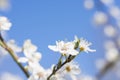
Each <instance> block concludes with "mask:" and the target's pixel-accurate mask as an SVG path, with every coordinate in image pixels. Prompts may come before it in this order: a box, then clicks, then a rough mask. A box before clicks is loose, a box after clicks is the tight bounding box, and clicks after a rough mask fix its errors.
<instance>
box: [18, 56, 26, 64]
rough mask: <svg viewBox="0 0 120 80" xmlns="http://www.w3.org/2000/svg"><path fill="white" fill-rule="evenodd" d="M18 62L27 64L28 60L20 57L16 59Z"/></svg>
mask: <svg viewBox="0 0 120 80" xmlns="http://www.w3.org/2000/svg"><path fill="white" fill-rule="evenodd" d="M18 62H21V63H26V62H28V59H27V58H26V57H21V58H19V59H18Z"/></svg>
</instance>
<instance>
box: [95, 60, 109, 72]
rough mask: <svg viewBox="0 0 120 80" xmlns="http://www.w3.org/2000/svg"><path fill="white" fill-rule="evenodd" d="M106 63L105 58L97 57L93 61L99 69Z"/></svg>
mask: <svg viewBox="0 0 120 80" xmlns="http://www.w3.org/2000/svg"><path fill="white" fill-rule="evenodd" d="M106 64H107V61H106V60H105V59H97V60H96V62H95V65H96V67H97V69H99V70H102V69H103V68H104V67H105V65H106Z"/></svg>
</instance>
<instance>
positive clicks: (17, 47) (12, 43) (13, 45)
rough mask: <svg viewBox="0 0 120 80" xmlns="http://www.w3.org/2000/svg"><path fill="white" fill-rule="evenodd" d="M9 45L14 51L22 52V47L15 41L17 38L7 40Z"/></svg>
mask: <svg viewBox="0 0 120 80" xmlns="http://www.w3.org/2000/svg"><path fill="white" fill-rule="evenodd" d="M7 45H8V46H9V47H10V48H11V49H12V50H13V51H14V52H17V53H18V52H21V51H22V49H21V47H19V46H17V44H16V43H15V40H9V41H8V42H7Z"/></svg>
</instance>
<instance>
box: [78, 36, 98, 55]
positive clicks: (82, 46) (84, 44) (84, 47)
mask: <svg viewBox="0 0 120 80" xmlns="http://www.w3.org/2000/svg"><path fill="white" fill-rule="evenodd" d="M91 45H92V43H90V42H88V41H86V40H85V39H83V38H81V39H80V43H79V49H80V51H85V52H86V53H88V52H95V51H96V50H93V49H90V48H89V46H91Z"/></svg>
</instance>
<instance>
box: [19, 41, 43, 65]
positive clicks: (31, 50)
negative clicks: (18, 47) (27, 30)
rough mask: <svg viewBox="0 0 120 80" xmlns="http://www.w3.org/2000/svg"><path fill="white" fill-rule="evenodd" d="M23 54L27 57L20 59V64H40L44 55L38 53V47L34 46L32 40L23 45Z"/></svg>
mask: <svg viewBox="0 0 120 80" xmlns="http://www.w3.org/2000/svg"><path fill="white" fill-rule="evenodd" d="M23 52H24V55H25V57H20V58H19V59H18V61H19V62H23V63H26V62H39V60H40V59H41V57H42V55H41V53H40V52H37V46H35V45H33V44H32V43H31V41H30V40H26V41H25V42H24V45H23Z"/></svg>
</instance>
